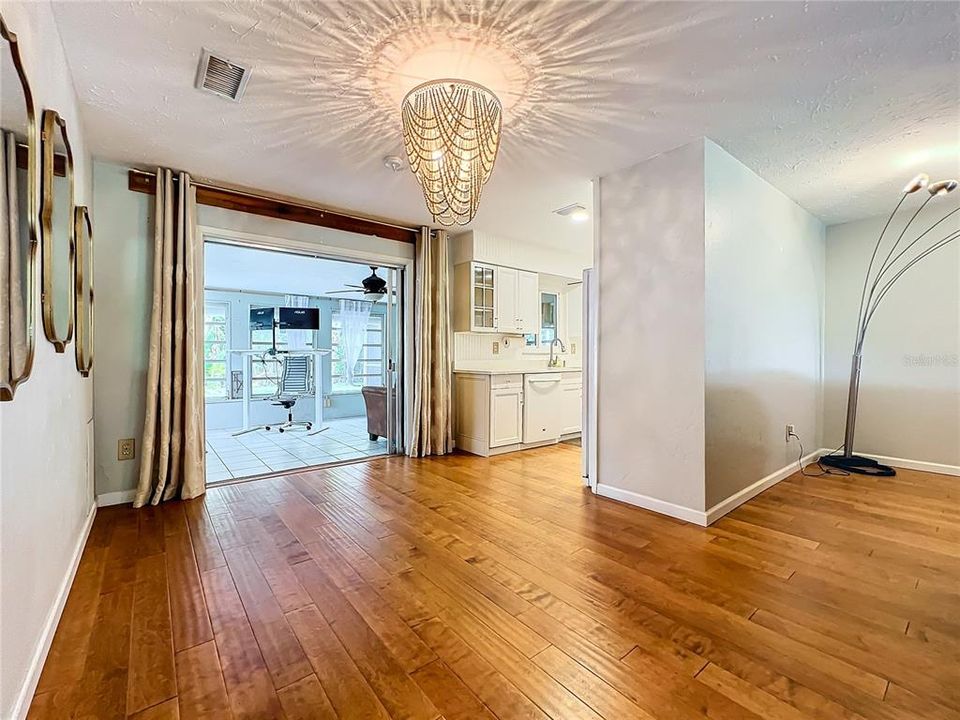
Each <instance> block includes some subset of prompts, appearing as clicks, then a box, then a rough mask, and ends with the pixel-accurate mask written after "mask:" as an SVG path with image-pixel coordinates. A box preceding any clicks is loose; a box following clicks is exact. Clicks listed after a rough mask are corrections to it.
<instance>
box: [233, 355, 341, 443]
mask: <svg viewBox="0 0 960 720" xmlns="http://www.w3.org/2000/svg"><path fill="white" fill-rule="evenodd" d="M227 352H228V353H229V354H231V355H239V356H240V358H241V360H242V361H243V430H241V431H240V432H238V433H234V435H240V434H241V433H245V432H249V431H251V430H256V429H258V428H260V427H261V426H260V425H256V426H254V427H251V426H250V401H251V400H252V397H251V395H250V391H251V389H252V388H251V386H252V384H253V360H254V358H259V357H262V356H263V350H249V349H238V350H228V351H227ZM330 353H331V351H330V350H289V351H280V352H277V354H276V355H275V356H274V357H280V356H282V355H286V356H287V357H298V356H300V357H302V356H305V355H312V356H313V414H314V421H313V424H314V427H313V432H320V431H321V430H324V429H325V428H324V427H323V356H324V355H329V354H330Z"/></svg>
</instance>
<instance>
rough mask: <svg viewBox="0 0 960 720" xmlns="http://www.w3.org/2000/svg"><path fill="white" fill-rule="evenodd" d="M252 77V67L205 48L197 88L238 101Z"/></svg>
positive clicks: (198, 71)
mask: <svg viewBox="0 0 960 720" xmlns="http://www.w3.org/2000/svg"><path fill="white" fill-rule="evenodd" d="M249 79H250V68H248V67H244V66H243V65H237V63H234V62H230V61H229V60H225V59H224V58H222V57H218V56H216V55H214V54H213V53H211V52H210V51H209V50H206V49H205V50H204V51H203V54H202V55H201V56H200V67H199V68H197V83H196V85H197V88H198V89H200V90H206V91H207V92H210V93H213V94H214V95H219V96H220V97H225V98H227V99H229V100H234V101H237V100H239V99H240V98H241V97H243V91H244V90H245V89H246V87H247V81H248V80H249Z"/></svg>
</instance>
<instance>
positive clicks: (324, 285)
mask: <svg viewBox="0 0 960 720" xmlns="http://www.w3.org/2000/svg"><path fill="white" fill-rule="evenodd" d="M403 275H404V268H403V267H396V266H391V265H390V264H389V263H388V262H384V263H383V264H377V263H375V262H374V261H372V260H371V261H353V260H345V259H340V258H336V257H324V256H319V255H317V254H316V253H313V252H311V253H310V254H305V253H304V252H301V251H295V250H291V249H286V248H267V247H261V246H257V247H252V246H249V245H246V244H242V243H238V242H237V241H234V240H229V239H219V238H214V237H212V236H210V235H205V237H204V327H203V373H204V410H205V422H206V477H207V483H208V484H210V483H217V482H229V481H232V480H235V479H239V478H250V477H257V476H262V475H268V474H274V473H278V472H292V471H296V470H300V469H305V468H312V467H317V466H324V465H330V464H335V463H341V462H348V461H357V460H363V459H366V458H372V457H377V456H382V455H388V454H392V453H401V452H403V450H404V438H403V432H402V429H403V427H404V425H403V415H404V413H403V410H404V407H403V405H404V403H403V387H404V383H403V363H402V356H403V338H404V332H403V326H404V317H405V314H404V305H403V285H404V283H403Z"/></svg>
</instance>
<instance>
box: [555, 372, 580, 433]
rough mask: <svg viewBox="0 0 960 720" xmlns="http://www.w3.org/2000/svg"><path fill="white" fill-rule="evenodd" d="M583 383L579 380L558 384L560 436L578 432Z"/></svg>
mask: <svg viewBox="0 0 960 720" xmlns="http://www.w3.org/2000/svg"><path fill="white" fill-rule="evenodd" d="M582 394H583V383H582V382H581V381H579V380H564V381H563V382H561V383H560V418H561V419H560V423H561V429H560V434H561V435H570V434H571V433H578V432H580V425H581V423H582V413H583V405H582V398H581V396H582Z"/></svg>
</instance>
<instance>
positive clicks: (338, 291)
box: [326, 289, 363, 295]
mask: <svg viewBox="0 0 960 720" xmlns="http://www.w3.org/2000/svg"><path fill="white" fill-rule="evenodd" d="M362 292H363V290H362V289H361V290H329V291H327V293H326V294H327V295H339V294H340V293H362Z"/></svg>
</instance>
